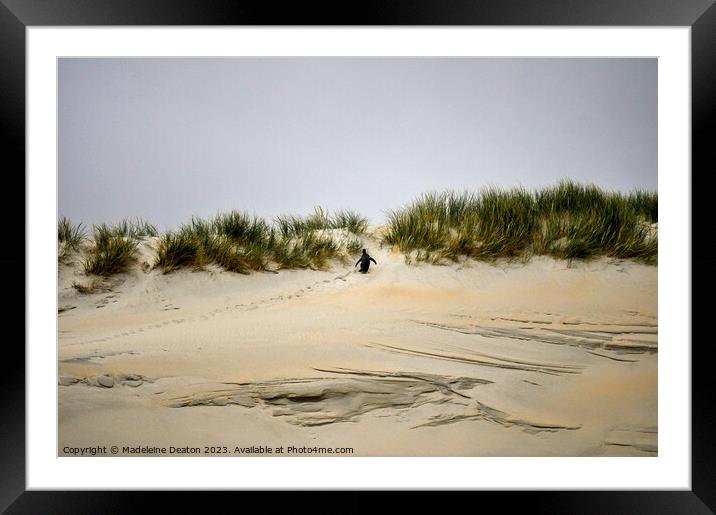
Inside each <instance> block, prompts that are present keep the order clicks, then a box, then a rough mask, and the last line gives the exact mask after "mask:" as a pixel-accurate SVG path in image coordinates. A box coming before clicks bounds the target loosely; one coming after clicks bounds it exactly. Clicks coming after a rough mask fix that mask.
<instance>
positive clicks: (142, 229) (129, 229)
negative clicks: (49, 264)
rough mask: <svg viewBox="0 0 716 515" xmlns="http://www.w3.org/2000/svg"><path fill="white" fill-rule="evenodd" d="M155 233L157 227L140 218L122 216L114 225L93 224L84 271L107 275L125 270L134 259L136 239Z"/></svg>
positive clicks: (137, 242) (154, 234)
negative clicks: (123, 217) (90, 244)
mask: <svg viewBox="0 0 716 515" xmlns="http://www.w3.org/2000/svg"><path fill="white" fill-rule="evenodd" d="M157 235H158V231H157V228H156V227H155V226H154V225H152V224H150V223H149V222H147V221H145V220H143V219H141V218H135V219H127V218H125V219H124V220H121V221H119V222H118V223H116V224H114V225H109V224H105V223H102V224H99V225H95V226H94V227H93V232H92V239H93V240H94V246H93V247H92V248H91V249H89V250H88V252H87V254H86V255H85V259H84V263H83V265H84V270H85V273H86V274H94V275H100V276H103V277H108V276H110V275H113V274H117V273H121V272H126V271H127V270H128V269H129V267H130V266H131V265H132V264H133V263H134V262H135V261H136V254H137V246H138V244H139V241H140V240H141V239H142V238H143V237H146V236H157Z"/></svg>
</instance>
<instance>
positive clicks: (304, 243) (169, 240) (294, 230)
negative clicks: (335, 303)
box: [154, 208, 368, 273]
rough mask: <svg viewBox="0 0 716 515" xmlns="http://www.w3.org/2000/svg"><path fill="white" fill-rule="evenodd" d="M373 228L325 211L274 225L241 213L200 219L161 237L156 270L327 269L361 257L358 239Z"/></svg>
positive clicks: (359, 220) (348, 216) (360, 219)
mask: <svg viewBox="0 0 716 515" xmlns="http://www.w3.org/2000/svg"><path fill="white" fill-rule="evenodd" d="M367 226H368V220H367V219H366V218H365V217H362V216H361V215H359V214H357V213H355V212H353V211H338V212H337V213H335V214H333V215H331V214H329V213H328V212H327V211H325V210H323V209H321V208H316V209H315V211H314V212H313V213H312V214H310V215H308V216H306V217H299V216H279V217H277V218H276V219H275V220H274V221H273V224H271V223H269V222H267V221H266V220H265V219H263V218H260V217H256V216H250V215H248V214H246V213H244V212H241V211H231V212H228V213H220V214H218V215H216V216H215V217H213V218H210V219H207V220H205V219H201V218H196V217H194V218H192V220H191V222H190V223H188V224H185V225H183V226H181V227H180V229H179V230H178V231H176V232H169V233H167V234H165V235H164V236H162V237H161V239H160V242H159V248H158V251H157V254H158V257H157V261H156V263H155V265H154V266H155V267H156V268H161V269H162V271H163V272H164V273H169V272H171V271H173V270H176V269H179V268H192V269H200V268H202V267H204V266H206V265H208V264H212V263H213V264H216V265H218V266H220V267H222V268H223V269H225V270H227V271H231V272H237V273H249V272H251V271H264V270H272V271H276V270H285V269H295V268H313V269H323V268H326V267H327V266H328V265H329V263H330V261H331V260H338V261H341V262H346V261H347V259H348V256H351V255H355V254H356V253H358V252H360V249H361V247H362V241H361V240H360V238H359V237H358V235H360V234H363V233H364V232H365V230H366V228H367ZM335 230H338V231H337V232H336V231H335ZM346 233H347V234H346Z"/></svg>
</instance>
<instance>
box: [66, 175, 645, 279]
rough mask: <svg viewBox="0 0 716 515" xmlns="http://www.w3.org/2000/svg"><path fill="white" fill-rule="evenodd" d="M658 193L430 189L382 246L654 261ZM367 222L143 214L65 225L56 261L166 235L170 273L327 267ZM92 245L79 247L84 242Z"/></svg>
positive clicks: (100, 258)
mask: <svg viewBox="0 0 716 515" xmlns="http://www.w3.org/2000/svg"><path fill="white" fill-rule="evenodd" d="M657 213H658V196H657V194H656V193H652V192H647V191H641V190H636V191H633V192H631V193H629V194H621V193H613V192H606V191H604V190H601V189H600V188H598V187H596V186H593V185H581V184H577V183H575V182H572V181H567V180H565V181H562V182H560V183H559V184H557V185H556V186H552V187H547V188H543V189H541V190H537V191H527V190H525V189H523V188H512V189H508V190H505V189H498V188H485V189H482V190H480V191H479V192H469V191H465V192H453V191H447V192H440V193H426V194H423V195H422V196H420V197H419V198H418V199H416V200H414V201H413V202H412V203H410V204H408V205H406V206H403V207H400V208H398V209H394V210H389V211H387V213H386V214H387V224H386V227H385V232H384V233H383V236H382V239H381V244H382V245H388V246H392V247H393V248H395V249H397V250H399V251H400V252H402V253H403V254H405V257H406V262H407V263H411V262H428V263H433V264H444V263H449V262H451V261H458V260H459V259H479V260H493V259H496V258H512V259H529V257H530V256H532V255H548V256H552V257H554V258H558V259H588V258H592V257H598V256H609V257H616V258H629V259H636V260H639V261H642V262H645V263H649V264H656V259H657V253H658V238H657V229H656V222H657ZM367 229H368V219H367V218H366V217H364V216H362V215H361V214H359V213H357V212H355V211H352V210H338V211H335V212H333V213H330V212H329V211H327V210H324V209H322V208H320V207H317V208H315V210H314V212H313V213H311V214H309V215H307V216H303V217H302V216H295V215H286V216H278V217H276V218H275V219H274V220H273V221H272V222H268V221H266V220H265V219H263V218H260V217H257V216H251V215H248V214H246V213H244V212H241V211H230V212H228V213H220V214H217V215H216V216H214V217H213V218H208V219H203V218H197V217H193V218H192V219H191V220H190V221H189V222H188V223H185V224H183V225H181V226H180V227H179V228H178V229H177V230H175V231H169V232H166V233H165V234H161V235H160V234H159V232H158V231H157V229H156V227H155V226H154V225H152V224H150V223H149V222H146V221H144V220H142V219H141V218H137V219H134V220H130V219H125V220H122V221H120V222H119V223H117V224H115V225H107V224H101V225H96V226H94V227H93V233H92V239H91V240H89V239H88V238H87V237H86V235H85V231H84V228H83V227H82V224H77V225H73V224H72V223H71V221H70V220H69V219H67V218H62V219H61V220H60V222H59V224H58V242H59V244H60V251H59V257H60V259H63V258H64V257H66V256H67V255H68V254H69V253H72V252H82V253H84V262H83V265H84V270H85V273H86V274H88V275H98V276H105V277H106V276H109V275H112V274H115V273H120V272H123V271H126V270H127V269H128V268H129V267H130V266H131V265H132V264H133V263H134V262H135V261H136V255H137V247H138V244H139V242H140V241H141V239H142V238H144V237H147V236H153V237H159V242H158V247H157V256H156V261H155V262H154V264H153V267H154V268H158V269H161V270H162V272H163V273H169V272H172V271H173V270H177V269H181V268H189V269H201V268H203V267H204V266H206V265H209V264H216V265H218V266H220V267H222V268H224V269H225V270H227V271H232V272H237V273H250V272H251V271H262V270H273V271H275V270H281V269H295V268H312V269H322V268H325V267H327V266H328V264H329V262H330V261H332V260H338V261H341V262H343V263H345V262H347V260H348V258H349V257H351V256H355V255H356V254H358V253H360V250H361V248H362V246H363V242H362V239H361V237H362V236H363V235H365V234H366V231H367ZM86 241H87V242H89V241H91V244H88V245H87V246H85V248H84V249H83V248H82V244H83V242H86Z"/></svg>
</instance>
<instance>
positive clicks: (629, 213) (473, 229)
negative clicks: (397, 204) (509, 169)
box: [384, 181, 658, 263]
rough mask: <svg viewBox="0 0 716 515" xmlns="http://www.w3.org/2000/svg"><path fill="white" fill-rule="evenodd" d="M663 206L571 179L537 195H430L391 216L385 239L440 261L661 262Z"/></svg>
mask: <svg viewBox="0 0 716 515" xmlns="http://www.w3.org/2000/svg"><path fill="white" fill-rule="evenodd" d="M657 202H658V200H657V195H656V193H649V192H644V191H636V192H633V193H631V194H629V195H622V194H619V193H612V192H605V191H603V190H601V189H599V188H597V187H596V186H592V185H581V184H577V183H575V182H572V181H562V182H560V183H559V184H558V185H556V186H554V187H549V188H544V189H541V190H539V191H535V192H529V191H527V190H525V189H523V188H513V189H509V190H500V189H497V188H487V189H484V190H482V191H480V192H478V193H471V192H462V193H455V192H444V193H429V194H425V195H423V196H421V197H420V198H418V199H417V200H416V201H414V202H413V203H411V204H409V205H407V206H405V207H403V208H400V209H397V210H393V211H389V212H388V213H387V215H388V228H387V231H386V234H385V236H384V242H385V243H387V244H389V245H393V246H396V247H397V248H398V249H399V250H401V251H402V252H403V253H405V254H406V256H408V259H415V260H417V261H428V262H433V263H441V262H445V261H457V260H459V259H460V258H461V257H467V258H474V259H483V260H493V259H496V258H501V257H505V258H525V257H528V256H530V255H549V256H552V257H555V258H562V259H575V258H579V259H588V258H593V257H597V256H610V257H617V258H633V259H637V260H641V261H644V262H647V263H655V260H656V257H657V252H658V243H657V237H656V234H655V230H654V229H652V226H651V223H652V222H656V219H657V210H658V203H657Z"/></svg>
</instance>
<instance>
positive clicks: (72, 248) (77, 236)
mask: <svg viewBox="0 0 716 515" xmlns="http://www.w3.org/2000/svg"><path fill="white" fill-rule="evenodd" d="M86 239H87V235H86V234H85V229H84V227H82V224H81V223H79V224H73V223H72V222H71V221H70V219H69V218H67V217H65V216H63V217H62V218H60V220H59V222H58V223H57V242H58V243H59V244H60V250H59V255H58V257H59V259H63V258H65V257H67V256H68V255H69V253H70V252H79V251H80V246H81V245H82V242H83V241H85V240H86Z"/></svg>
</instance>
